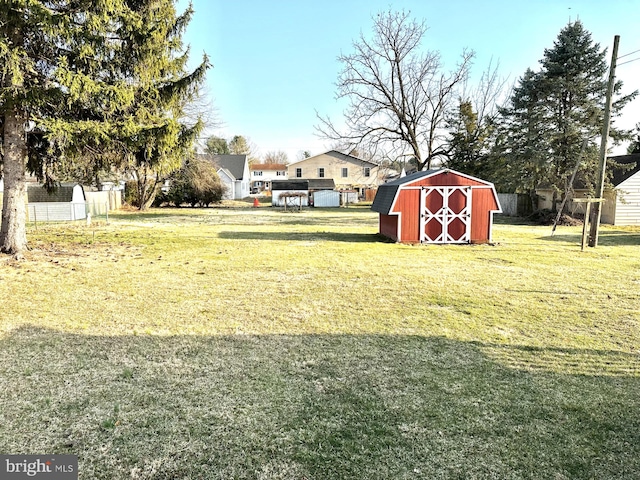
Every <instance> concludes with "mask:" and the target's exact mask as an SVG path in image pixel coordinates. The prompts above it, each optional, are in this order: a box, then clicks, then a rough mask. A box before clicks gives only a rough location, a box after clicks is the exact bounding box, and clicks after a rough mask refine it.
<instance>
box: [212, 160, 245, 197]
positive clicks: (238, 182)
mask: <svg viewBox="0 0 640 480" xmlns="http://www.w3.org/2000/svg"><path fill="white" fill-rule="evenodd" d="M199 157H200V158H202V159H205V160H208V161H210V162H212V163H213V164H214V165H215V166H216V167H217V171H218V175H219V176H220V180H221V181H222V183H224V184H225V186H226V187H227V192H226V193H225V197H224V198H226V199H227V200H241V199H243V198H246V197H248V196H249V182H250V178H249V161H248V160H247V156H246V155H208V154H201V155H200V156H199Z"/></svg>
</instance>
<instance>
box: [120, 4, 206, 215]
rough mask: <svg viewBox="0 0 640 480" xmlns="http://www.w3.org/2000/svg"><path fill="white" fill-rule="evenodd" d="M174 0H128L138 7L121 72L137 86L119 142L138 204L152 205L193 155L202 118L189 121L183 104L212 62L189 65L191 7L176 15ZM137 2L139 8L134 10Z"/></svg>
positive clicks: (127, 32)
mask: <svg viewBox="0 0 640 480" xmlns="http://www.w3.org/2000/svg"><path fill="white" fill-rule="evenodd" d="M173 3H174V1H173V0H144V1H141V0H129V4H130V6H131V8H132V12H133V13H134V14H133V15H132V16H131V17H129V18H128V19H127V22H126V23H124V24H123V29H122V31H123V32H124V34H123V35H122V51H123V53H124V54H125V55H124V58H128V59H129V61H127V62H124V63H123V64H122V65H120V72H118V73H119V74H120V75H122V76H123V77H125V78H127V79H128V81H129V82H130V84H132V85H133V87H134V88H135V98H134V101H133V102H132V104H131V106H130V108H128V109H127V110H126V111H124V112H123V114H122V118H121V128H120V130H119V132H118V135H117V137H116V145H118V146H120V145H121V146H123V147H124V151H125V152H126V155H125V160H126V163H125V165H124V170H125V171H126V172H127V173H128V174H129V175H130V176H132V177H133V178H134V180H135V182H136V186H137V192H136V196H135V197H136V204H135V206H137V207H138V208H140V209H141V210H143V209H146V208H147V207H149V206H151V204H152V203H153V200H154V198H155V196H156V194H157V193H158V191H159V188H160V186H161V185H162V183H163V182H164V180H165V179H166V178H167V177H168V176H169V175H170V174H171V173H172V172H173V171H175V170H177V169H178V168H180V166H181V165H182V163H183V162H184V160H185V159H186V158H187V157H188V156H189V154H190V153H191V150H192V146H193V143H194V141H195V139H196V138H197V136H198V135H199V133H200V131H201V130H202V127H203V124H202V122H201V120H200V119H198V120H197V121H196V122H195V123H193V124H191V125H188V124H186V120H185V114H184V113H185V107H186V105H187V104H188V103H189V102H190V101H191V100H192V99H193V98H194V97H195V95H196V94H197V89H198V87H199V85H200V84H201V82H202V81H203V80H204V75H205V73H206V70H207V68H208V66H209V65H208V60H207V58H206V57H205V58H204V59H203V62H202V63H201V64H200V66H199V67H198V68H196V70H194V71H193V72H191V73H187V72H186V70H185V66H186V62H187V60H188V52H187V51H183V48H182V41H181V37H182V34H183V32H184V29H185V28H186V26H187V25H188V23H189V20H190V19H191V16H192V14H193V10H192V9H191V8H189V9H188V10H187V11H185V12H184V13H183V14H182V15H176V11H175V8H174V5H173ZM134 8H135V10H134Z"/></svg>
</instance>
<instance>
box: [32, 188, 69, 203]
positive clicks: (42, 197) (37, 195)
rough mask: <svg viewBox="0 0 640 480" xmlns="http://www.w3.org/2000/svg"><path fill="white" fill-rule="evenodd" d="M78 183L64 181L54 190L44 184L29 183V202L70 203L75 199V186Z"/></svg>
mask: <svg viewBox="0 0 640 480" xmlns="http://www.w3.org/2000/svg"><path fill="white" fill-rule="evenodd" d="M76 185H77V184H76V183H63V184H61V185H58V186H57V187H56V188H55V190H53V191H52V192H48V191H47V189H46V188H45V187H44V186H42V185H27V199H28V200H27V201H28V202H29V203H38V202H64V203H69V202H71V201H72V200H73V188H74V187H75V186H76Z"/></svg>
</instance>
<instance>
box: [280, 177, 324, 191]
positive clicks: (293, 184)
mask: <svg viewBox="0 0 640 480" xmlns="http://www.w3.org/2000/svg"><path fill="white" fill-rule="evenodd" d="M335 188H336V183H335V182H334V181H333V178H309V179H307V178H292V179H289V180H272V181H271V190H280V191H282V190H333V189H335Z"/></svg>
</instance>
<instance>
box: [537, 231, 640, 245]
mask: <svg viewBox="0 0 640 480" xmlns="http://www.w3.org/2000/svg"><path fill="white" fill-rule="evenodd" d="M538 239H539V240H545V241H549V242H566V243H575V244H576V245H578V247H579V246H580V244H581V243H582V233H576V234H560V235H558V234H556V235H554V236H553V237H552V236H551V235H548V236H544V237H538ZM598 245H603V246H608V247H618V246H619V247H621V246H628V245H640V233H636V232H627V231H624V230H609V231H600V232H599V234H598Z"/></svg>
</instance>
